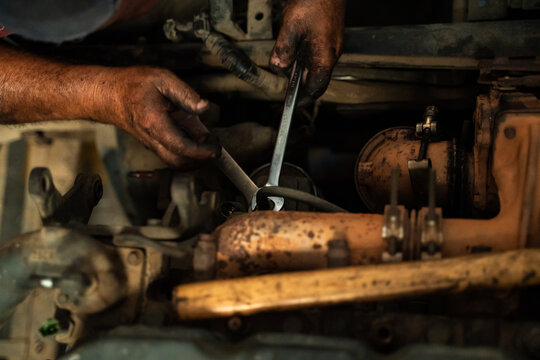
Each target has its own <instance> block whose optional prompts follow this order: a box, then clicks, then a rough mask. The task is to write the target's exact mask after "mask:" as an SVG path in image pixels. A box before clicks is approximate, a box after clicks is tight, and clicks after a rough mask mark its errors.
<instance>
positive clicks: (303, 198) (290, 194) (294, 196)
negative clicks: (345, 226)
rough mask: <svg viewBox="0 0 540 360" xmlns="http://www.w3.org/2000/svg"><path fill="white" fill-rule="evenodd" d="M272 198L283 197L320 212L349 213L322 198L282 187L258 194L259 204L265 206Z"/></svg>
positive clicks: (267, 188) (261, 190)
mask: <svg viewBox="0 0 540 360" xmlns="http://www.w3.org/2000/svg"><path fill="white" fill-rule="evenodd" d="M270 196H275V197H282V198H286V199H290V200H296V201H300V202H302V203H304V204H307V205H309V206H311V207H313V208H315V209H317V210H319V211H324V212H331V213H347V212H348V211H347V210H345V209H343V208H340V207H339V206H337V205H334V204H332V203H331V202H328V201H326V200H324V199H321V198H320V197H317V196H315V195H312V194H310V193H307V192H303V191H300V190H295V189H290V188H285V187H280V186H265V187H263V188H261V189H260V190H259V191H258V192H257V204H263V203H264V201H266V199H267V198H268V197H270Z"/></svg>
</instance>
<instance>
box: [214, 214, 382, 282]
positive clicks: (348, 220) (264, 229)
mask: <svg viewBox="0 0 540 360" xmlns="http://www.w3.org/2000/svg"><path fill="white" fill-rule="evenodd" d="M382 225H383V216H382V215H372V214H362V215H360V214H356V215H355V214H322V213H300V212H284V213H276V212H256V213H252V214H249V215H241V216H237V217H234V218H232V219H231V220H229V221H228V222H227V223H226V224H224V225H223V226H221V227H219V228H218V229H217V230H216V231H215V232H214V236H215V237H216V240H217V243H218V252H217V276H218V278H227V277H237V276H242V275H247V274H258V273H266V272H272V271H286V270H302V269H314V268H325V267H327V265H328V249H329V246H330V245H329V244H330V242H331V241H333V240H345V241H346V242H347V246H348V249H349V259H348V263H349V264H351V265H366V264H373V263H378V262H380V259H381V254H382V253H383V251H384V250H385V249H386V243H385V242H384V241H383V240H382V238H381V231H382Z"/></svg>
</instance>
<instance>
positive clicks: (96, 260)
mask: <svg viewBox="0 0 540 360" xmlns="http://www.w3.org/2000/svg"><path fill="white" fill-rule="evenodd" d="M119 261H120V260H119V259H118V258H117V254H116V253H115V252H114V251H113V250H112V249H110V248H107V247H105V246H103V245H102V244H100V243H99V242H97V241H96V240H94V239H92V238H90V237H88V236H85V235H83V234H80V233H77V232H75V231H73V230H68V229H63V228H58V227H43V228H42V229H41V230H40V231H37V232H33V233H29V234H25V235H21V236H20V237H18V238H15V239H14V240H12V241H11V242H9V243H8V244H7V245H5V246H4V247H2V248H0V264H2V266H1V267H0V269H1V271H2V273H1V276H0V282H1V287H2V289H3V291H2V293H1V296H0V314H3V315H4V314H8V313H9V309H10V308H12V307H13V306H15V305H17V304H18V303H19V302H21V301H22V300H23V299H24V298H25V297H26V296H27V295H28V292H29V291H30V290H32V289H33V288H35V287H36V286H38V285H39V283H40V280H41V279H49V280H50V281H51V282H52V286H53V287H54V288H56V289H57V291H56V297H57V303H58V306H59V307H61V308H64V309H69V310H70V311H72V312H73V313H78V314H91V313H97V312H99V311H102V310H104V309H106V308H107V307H109V306H111V305H113V304H115V303H116V302H118V301H119V300H120V299H121V298H123V297H124V296H125V295H126V294H125V289H126V287H125V281H126V276H125V274H124V273H123V271H122V268H119V267H118V266H117V263H118V262H119ZM62 295H63V296H62ZM60 298H66V301H62V302H61V301H59V299H60Z"/></svg>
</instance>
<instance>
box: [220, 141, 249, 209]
mask: <svg viewBox="0 0 540 360" xmlns="http://www.w3.org/2000/svg"><path fill="white" fill-rule="evenodd" d="M215 164H216V165H217V167H218V168H219V169H220V170H221V172H223V174H225V176H227V178H228V179H229V180H230V181H231V182H232V183H233V184H234V186H236V188H237V189H238V190H240V192H241V193H242V195H244V198H245V199H246V201H247V203H248V204H251V201H252V200H253V197H254V196H255V194H256V193H257V190H258V189H259V188H258V187H257V185H255V183H254V182H253V180H251V178H250V177H249V176H248V175H247V174H246V173H245V172H244V170H242V168H241V167H240V165H238V163H237V162H236V161H235V160H234V159H233V157H232V156H231V155H230V154H229V153H228V152H227V150H225V149H222V150H221V156H220V157H219V158H218V159H217V160H215Z"/></svg>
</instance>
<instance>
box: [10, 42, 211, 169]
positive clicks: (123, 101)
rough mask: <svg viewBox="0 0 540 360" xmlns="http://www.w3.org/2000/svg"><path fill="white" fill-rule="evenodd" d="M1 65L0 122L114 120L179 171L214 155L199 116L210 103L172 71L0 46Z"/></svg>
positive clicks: (104, 121) (209, 139)
mask: <svg viewBox="0 0 540 360" xmlns="http://www.w3.org/2000/svg"><path fill="white" fill-rule="evenodd" d="M0 64H2V71H0V99H1V100H2V101H0V123H4V124H23V123H29V122H40V121H51V120H77V119H89V120H94V121H98V122H101V123H107V124H113V125H116V126H118V127H119V128H121V129H123V130H125V131H127V132H128V133H130V134H131V135H133V136H134V137H136V138H137V139H138V140H139V141H140V142H142V143H143V144H144V145H145V146H147V147H148V148H150V149H151V150H153V151H154V152H155V153H156V154H157V155H158V156H159V157H161V159H162V160H164V161H165V162H166V163H167V164H169V165H172V166H174V167H176V168H181V169H191V168H193V167H195V166H196V165H197V163H198V162H200V160H204V159H211V158H217V157H219V156H220V151H221V148H220V147H219V145H218V144H217V141H215V140H214V138H213V137H211V136H210V134H209V133H208V130H207V129H206V127H204V125H203V124H202V123H201V122H200V120H199V117H198V115H199V114H201V113H202V112H204V111H205V110H206V108H207V107H208V102H207V101H205V100H202V99H201V98H200V96H199V95H198V94H197V93H196V92H195V91H194V90H193V89H191V88H190V87H189V86H188V85H187V84H186V83H184V82H182V81H181V80H180V79H178V78H177V77H176V76H175V75H174V74H173V73H171V72H170V71H167V70H164V69H158V68H152V67H128V68H111V67H103V66H79V65H69V64H63V63H59V62H54V61H50V60H47V59H43V58H40V57H37V56H34V55H32V54H29V53H26V52H22V51H18V50H16V49H13V48H10V47H8V46H3V45H0Z"/></svg>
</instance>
